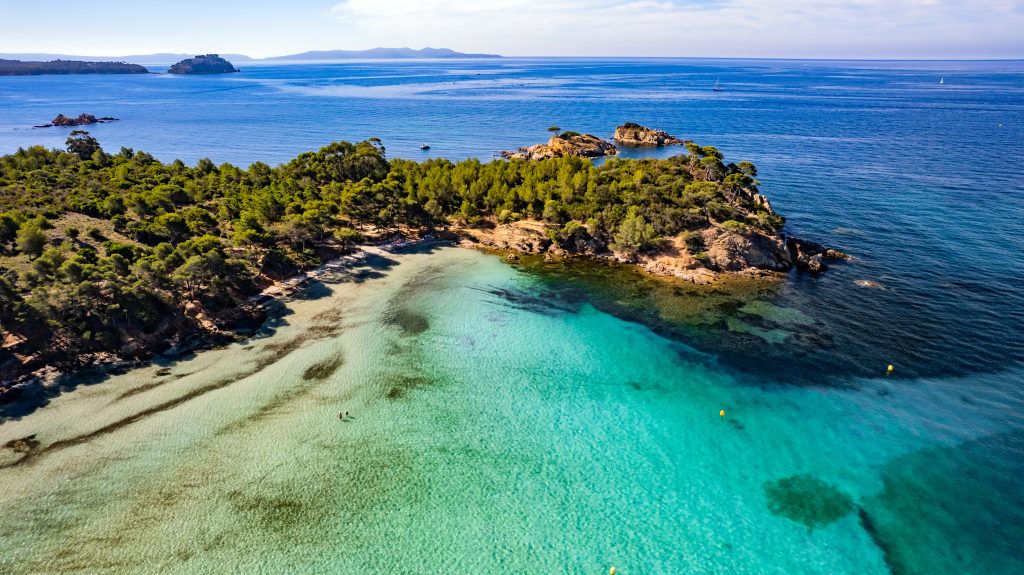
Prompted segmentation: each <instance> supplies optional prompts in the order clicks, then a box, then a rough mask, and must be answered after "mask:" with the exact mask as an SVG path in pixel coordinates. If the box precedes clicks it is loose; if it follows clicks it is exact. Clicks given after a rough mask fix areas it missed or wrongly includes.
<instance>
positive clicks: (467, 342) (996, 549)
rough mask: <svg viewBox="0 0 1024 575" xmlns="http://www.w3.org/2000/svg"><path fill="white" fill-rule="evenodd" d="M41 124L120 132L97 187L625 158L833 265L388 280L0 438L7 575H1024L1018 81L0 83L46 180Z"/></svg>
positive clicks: (475, 70) (876, 71)
mask: <svg viewBox="0 0 1024 575" xmlns="http://www.w3.org/2000/svg"><path fill="white" fill-rule="evenodd" d="M719 76H720V77H721V81H722V84H723V85H724V86H725V87H726V92H723V93H718V94H716V93H712V92H710V91H709V86H710V85H711V84H713V82H714V79H715V78H717V77H719ZM939 76H945V79H946V84H945V85H944V86H942V87H940V86H938V84H937V79H938V77H939ZM452 82H455V84H454V85H453V84H452ZM520 84H522V85H520ZM58 112H63V113H65V114H69V113H79V112H91V113H95V114H97V115H113V116H116V117H120V118H122V121H121V122H118V123H112V124H106V125H102V126H96V127H94V128H93V130H92V131H93V132H94V133H95V134H96V135H97V136H98V137H99V138H100V140H101V142H102V143H103V144H104V145H105V146H106V147H107V148H108V149H116V148H117V147H118V146H120V145H128V146H131V147H134V148H136V149H145V150H147V151H151V152H154V153H156V154H157V155H158V156H159V157H161V158H163V159H171V158H174V157H182V158H183V159H185V160H186V161H190V162H191V161H195V160H196V159H198V158H199V157H203V156H210V157H211V158H213V159H214V160H215V161H232V162H236V163H240V164H246V163H248V162H251V161H255V160H263V161H267V162H270V163H275V162H279V161H284V160H286V159H288V158H290V157H292V156H294V155H295V154H297V153H299V152H301V151H304V150H307V149H311V148H315V147H317V146H319V145H321V144H323V143H326V142H328V141H330V140H334V139H355V138H363V137H370V136H380V137H382V138H384V141H385V145H386V146H387V147H388V150H389V154H390V155H392V156H403V157H413V158H418V157H425V156H424V155H422V153H421V152H420V151H419V150H418V146H419V144H420V143H422V142H428V143H431V144H432V145H433V146H434V148H433V149H432V150H431V152H430V154H436V155H439V156H445V157H452V158H459V157H469V156H477V157H484V158H486V157H489V155H490V153H491V152H492V151H494V150H498V149H504V148H510V147H515V146H518V145H522V144H529V143H534V142H536V141H539V140H541V139H543V138H544V137H545V132H544V129H545V128H546V127H547V126H548V125H551V124H553V123H554V124H559V125H561V126H562V127H564V128H567V129H579V130H585V131H592V132H595V133H598V134H606V133H607V132H608V131H610V130H611V128H612V127H614V125H616V124H618V123H620V122H622V121H627V120H634V121H639V122H642V123H645V124H648V125H651V126H655V127H659V128H665V129H668V130H670V131H673V132H675V133H678V134H680V135H682V136H685V137H690V138H694V139H696V140H698V141H700V142H702V143H708V144H714V145H717V146H719V147H720V148H721V149H722V150H723V151H724V152H725V153H726V154H727V157H728V158H730V159H733V160H739V159H750V160H752V161H754V162H756V163H757V165H758V167H759V169H760V172H761V173H760V179H761V180H762V189H763V191H765V192H766V193H767V194H768V195H769V196H770V197H771V198H772V199H773V202H774V203H775V205H776V207H777V208H778V209H779V211H781V212H783V213H784V214H786V215H787V216H788V217H789V223H788V224H787V227H788V229H789V230H790V231H791V232H793V233H794V234H796V235H799V236H801V237H807V238H810V239H815V240H819V241H824V242H826V243H830V244H833V245H837V246H839V247H841V248H843V249H844V250H846V251H848V252H850V253H852V254H853V255H854V256H855V257H856V259H855V260H853V261H851V262H848V263H844V264H841V265H837V266H835V267H833V269H831V270H830V271H829V272H828V273H826V274H824V275H822V276H810V275H804V274H793V275H792V276H791V277H790V278H789V279H787V280H786V281H785V282H782V283H779V284H776V285H747V284H743V283H742V282H740V283H737V284H731V285H725V286H718V287H716V288H714V289H713V290H710V291H708V290H698V289H696V288H694V287H693V286H688V285H683V284H671V283H665V282H658V281H652V280H650V279H648V278H643V277H641V276H638V275H636V274H633V273H630V272H628V271H624V270H620V269H615V268H608V267H604V266H598V265H590V264H586V263H581V262H574V263H571V264H568V265H543V264H542V263H540V262H536V261H532V260H530V259H529V258H527V259H526V260H525V261H523V262H521V263H520V264H519V265H518V266H516V267H512V266H509V265H507V264H506V263H504V262H502V261H501V260H499V259H498V258H495V257H493V256H486V255H483V254H478V253H475V252H467V251H463V250H441V251H438V252H435V253H429V254H406V255H397V256H393V258H392V259H393V260H394V261H393V262H390V263H389V262H377V265H376V269H373V270H366V271H367V273H365V274H362V275H360V276H359V277H361V278H363V281H361V282H350V281H338V282H330V283H328V284H327V285H326V286H323V287H320V288H318V289H315V290H313V291H312V292H310V294H309V296H308V298H307V299H305V300H300V301H296V302H292V303H290V304H289V306H290V310H291V311H290V313H287V314H286V315H284V316H283V317H282V318H281V319H280V320H279V321H278V322H277V324H276V325H272V326H270V327H269V328H268V333H267V334H265V335H264V337H260V338H257V339H255V340H254V341H252V342H249V343H247V344H241V345H236V346H232V347H230V348H228V349H224V350H214V351H210V352H204V353H201V354H199V355H197V356H195V357H194V358H190V359H183V360H181V361H177V362H174V363H170V364H169V365H168V366H167V367H169V368H170V372H169V374H166V375H158V373H159V374H163V373H164V372H158V370H159V369H161V367H163V366H161V365H156V366H153V367H152V368H146V369H142V370H138V371H133V372H131V373H128V374H126V375H120V376H115V377H112V378H110V379H108V380H105V381H101V382H96V381H95V380H94V379H90V378H85V377H83V378H77V379H73V380H71V381H69V382H68V389H67V390H66V391H65V392H64V393H62V394H61V395H59V396H57V397H55V398H52V399H51V400H50V402H49V404H48V405H45V406H44V407H42V408H38V409H34V410H25V409H21V408H18V409H14V408H5V409H4V410H2V411H0V445H3V444H4V443H7V442H8V441H10V440H13V439H17V438H23V437H27V436H30V435H32V434H36V436H37V437H36V440H37V441H39V442H40V443H39V445H38V446H37V447H36V448H35V449H36V452H35V453H37V455H33V456H31V457H29V458H28V459H26V460H25V461H23V462H22V463H16V462H17V461H18V460H19V458H21V457H22V455H21V454H19V453H17V452H16V451H15V450H14V449H11V448H4V449H0V465H10V467H7V468H0V484H2V485H4V486H5V489H4V490H3V491H2V493H0V518H2V519H0V550H3V553H0V571H2V572H7V571H11V572H14V573H35V572H82V573H86V572H88V573H93V572H104V571H105V572H112V573H116V572H125V573H128V572H138V571H158V570H161V569H162V570H164V571H167V572H222V571H224V570H230V569H235V570H238V571H246V572H250V571H262V572H267V573H280V572H303V573H308V572H353V573H365V572H381V573H391V572H395V573H398V572H423V571H427V570H432V571H441V570H462V571H465V572H494V571H499V570H511V569H518V570H523V571H527V570H532V571H543V572H550V571H559V572H594V573H599V572H607V569H608V567H609V566H610V565H615V566H616V567H617V568H618V569H619V572H620V573H680V572H694V573H765V572H778V573H821V572H832V573H885V572H887V571H888V572H893V573H965V572H977V573H1017V572H1020V571H1021V570H1022V569H1024V565H1022V563H1024V558H1022V553H1021V551H1020V550H1019V541H1021V540H1024V479H1022V478H1024V418H1022V417H1021V415H1020V413H1021V411H1020V410H1021V407H1022V402H1024V365H1022V359H1024V346H1022V345H1021V344H1020V339H1021V335H1022V334H1024V263H1022V261H1021V259H1020V257H1019V256H1020V253H1021V250H1022V249H1024V243H1022V242H1024V201H1022V194H1024V185H1022V183H1021V182H1022V180H1021V179H1020V176H1019V173H1018V172H1019V170H1018V167H1019V164H1020V160H1022V159H1024V64H1022V63H1020V62H1001V63H841V62H770V61H750V62H737V61H708V62H700V61H686V60H681V61H680V60H674V61H672V60H649V61H598V60H505V61H500V62H445V63H437V62H430V63H423V62H415V63H410V62H395V63H379V62H376V63H347V64H318V65H309V66H305V65H289V66H249V67H246V69H245V71H244V72H243V73H242V74H237V75H232V76H228V77H215V78H211V77H204V78H173V77H167V76H148V77H105V78H104V77H97V78H87V77H74V78H54V77H42V78H0V151H3V152H9V151H12V150H14V149H16V148H17V147H18V146H23V145H29V144H32V143H43V144H47V145H59V144H61V143H62V141H63V139H64V138H65V137H66V131H60V130H31V129H28V128H26V126H29V125H31V124H33V123H39V122H40V121H43V120H46V119H49V118H50V117H52V116H53V115H55V114H56V113H58ZM672 152H674V150H662V151H650V150H648V151H643V152H633V151H630V152H628V154H627V155H631V154H645V155H661V154H668V153H672ZM857 280H873V281H877V282H879V283H881V284H882V286H883V287H882V288H866V287H861V286H859V285H858V284H857V283H856V281H857ZM889 363H893V364H895V366H896V371H895V373H894V374H893V376H891V377H885V376H884V370H885V366H886V365H887V364H889ZM178 376H183V377H180V378H179V377H178ZM93 383H96V384H95V385H92V384H93ZM342 409H348V410H351V411H352V413H353V415H354V417H353V418H352V419H351V420H350V421H346V422H340V421H338V419H337V418H336V415H337V412H338V410H342ZM722 409H724V410H726V416H725V417H724V418H723V417H720V416H719V411H720V410H722Z"/></svg>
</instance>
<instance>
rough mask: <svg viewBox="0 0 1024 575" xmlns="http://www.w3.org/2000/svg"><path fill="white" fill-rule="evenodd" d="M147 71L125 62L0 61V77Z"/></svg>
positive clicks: (137, 72) (140, 72)
mask: <svg viewBox="0 0 1024 575" xmlns="http://www.w3.org/2000/svg"><path fill="white" fill-rule="evenodd" d="M148 73H149V70H147V69H146V68H144V67H142V66H140V65H138V64H129V63H127V62H86V61H83V60H53V61H50V62H33V61H29V62H23V61H21V60H0V76H41V75H43V74H148Z"/></svg>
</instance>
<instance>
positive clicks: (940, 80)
mask: <svg viewBox="0 0 1024 575" xmlns="http://www.w3.org/2000/svg"><path fill="white" fill-rule="evenodd" d="M945 83H946V77H945V76H943V77H941V78H939V84H945Z"/></svg>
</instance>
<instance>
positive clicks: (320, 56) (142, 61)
mask: <svg viewBox="0 0 1024 575" xmlns="http://www.w3.org/2000/svg"><path fill="white" fill-rule="evenodd" d="M193 56H194V54H187V53H171V52H162V53H157V54H135V55H130V56H77V55H71V54H47V53H6V54H0V62H4V61H8V60H9V61H19V62H22V63H26V64H28V63H41V64H46V63H50V62H56V61H62V62H75V63H77V64H83V65H89V64H111V63H121V64H125V63H126V64H137V65H166V64H169V63H173V62H180V61H182V60H186V59H188V58H192V57H193ZM221 56H222V57H223V58H224V59H226V60H230V61H232V62H276V61H299V60H429V59H460V58H472V59H477V58H501V57H502V56H501V55H499V54H473V53H466V52H457V51H455V50H452V49H450V48H422V49H419V50H416V49H414V48H384V47H377V48H370V49H368V50H314V51H309V52H301V53H298V54H285V55H283V56H269V57H266V58H253V57H250V56H246V55H244V54H221ZM46 73H57V72H46ZM78 73H82V72H78Z"/></svg>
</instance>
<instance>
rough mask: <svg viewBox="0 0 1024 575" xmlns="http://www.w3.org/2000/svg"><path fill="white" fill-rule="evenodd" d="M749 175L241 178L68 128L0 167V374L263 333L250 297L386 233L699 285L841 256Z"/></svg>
mask: <svg viewBox="0 0 1024 575" xmlns="http://www.w3.org/2000/svg"><path fill="white" fill-rule="evenodd" d="M756 175H757V170H756V168H755V167H754V165H753V164H751V163H749V162H739V163H725V161H724V157H723V155H722V154H721V152H719V151H718V150H717V149H715V148H714V147H710V146H704V147H702V146H699V145H697V144H694V143H692V142H689V143H687V153H685V154H681V155H678V156H675V157H672V158H668V159H663V160H653V159H631V160H623V159H610V160H608V161H607V162H605V163H604V164H602V165H600V166H595V165H594V164H593V163H592V162H591V161H590V160H588V159H584V158H578V157H571V156H566V157H559V158H552V159H544V160H539V161H528V160H518V159H517V160H511V161H505V160H494V161H492V162H490V163H481V162H480V161H478V160H475V159H473V160H465V161H461V162H457V163H453V162H450V161H447V160H441V159H433V160H428V161H425V162H414V161H408V160H388V159H387V158H386V157H385V150H384V147H383V145H382V144H381V142H380V141H379V140H377V139H371V140H368V141H364V142H360V143H354V144H353V143H348V142H338V143H334V144H331V145H329V146H326V147H324V148H322V149H321V150H319V151H317V152H308V153H304V154H301V155H300V156H298V157H297V158H295V159H294V160H292V161H290V162H288V163H285V164H282V165H280V166H278V167H276V168H272V167H270V166H268V165H266V164H264V163H259V162H257V163H255V164H253V165H252V166H250V167H249V168H248V169H241V168H238V167H236V166H233V165H230V164H221V165H219V166H218V165H216V164H214V163H213V162H212V161H210V160H208V159H203V160H200V161H199V162H198V163H197V164H196V165H195V166H194V167H190V166H187V165H185V164H184V163H183V162H181V161H174V162H171V163H162V162H160V161H158V160H156V159H155V158H154V157H153V156H151V155H149V154H147V153H145V152H136V151H133V150H131V149H127V148H122V149H121V150H120V151H119V152H117V153H113V154H111V153H107V152H105V151H104V150H103V149H101V147H100V145H99V143H98V142H97V141H96V140H95V139H94V138H93V137H92V136H90V135H89V134H88V133H86V132H80V131H79V132H75V133H74V134H73V135H72V137H70V138H69V139H68V142H67V150H66V151H65V150H48V149H45V148H43V147H32V148H29V149H21V150H19V151H18V152H17V153H14V154H11V155H8V156H4V157H2V158H0V328H2V336H3V346H2V348H0V375H2V376H3V379H4V380H5V381H7V382H8V383H10V382H14V381H17V380H18V378H24V377H26V376H27V374H30V373H31V372H32V371H33V370H37V369H39V368H42V367H44V366H50V367H53V366H57V367H58V368H61V369H70V368H74V367H75V366H76V365H82V364H84V363H90V362H92V361H95V360H98V359H103V358H110V357H120V358H139V357H146V356H147V355H150V354H152V353H154V352H158V351H161V350H162V349H165V348H167V347H169V346H171V345H172V344H173V345H182V344H184V343H185V342H187V341H188V340H189V338H193V337H196V336H203V335H206V334H209V333H211V332H219V331H221V330H225V329H228V328H232V327H235V326H238V325H246V324H248V325H250V326H255V325H259V323H260V322H261V321H262V319H263V317H262V315H261V314H262V311H261V308H259V307H258V306H256V305H254V304H253V303H252V302H253V296H254V295H255V294H258V293H260V291H261V290H262V289H263V288H265V287H267V286H268V285H270V284H271V283H272V282H274V281H275V280H280V279H283V278H286V277H289V276H292V275H294V274H296V273H298V272H299V271H300V270H307V269H311V268H314V267H316V266H319V265H321V264H323V263H324V262H326V261H328V260H331V259H334V258H336V257H338V256H339V255H341V254H343V253H345V252H347V251H350V250H352V249H353V248H354V246H355V245H356V244H357V243H358V242H372V241H381V240H383V239H387V238H391V237H394V236H396V235H397V234H402V235H404V236H405V237H412V238H415V237H422V236H426V235H428V234H432V235H433V236H434V237H448V238H451V239H453V240H461V241H462V242H463V243H466V244H470V245H473V244H482V245H487V246H492V247H496V248H507V249H510V250H520V251H531V252H538V253H539V252H543V253H545V254H547V256H548V257H568V256H571V255H573V254H579V255H582V256H588V257H597V258H607V259H610V260H611V259H614V260H618V261H621V262H635V263H638V264H640V265H642V266H643V267H645V268H646V269H648V270H649V271H651V272H654V273H661V274H667V275H676V276H679V277H683V278H685V279H690V280H692V281H704V280H706V279H708V278H711V277H713V276H714V275H715V274H718V273H726V272H732V271H744V272H746V273H767V271H770V270H777V271H781V270H786V269H789V268H791V267H792V266H793V265H800V264H803V265H805V266H809V267H812V268H814V267H815V266H814V265H812V264H813V263H814V260H815V258H817V262H818V263H819V264H820V261H821V257H823V256H827V255H835V256H839V255H841V254H838V253H832V254H827V253H825V252H826V250H825V249H824V248H822V247H821V246H817V245H816V244H809V243H806V242H804V243H802V242H799V241H796V240H793V239H791V238H790V239H789V240H786V239H784V238H783V236H782V235H781V234H780V232H781V229H782V226H783V222H784V219H783V218H782V216H780V215H778V214H776V213H775V212H774V211H773V210H772V207H771V204H770V203H769V202H768V200H767V199H766V198H765V197H764V196H762V195H761V194H760V193H759V192H758V190H757V181H756V180H755V177H756ZM817 267H819V268H820V266H817ZM3 389H5V387H4V386H0V400H2V396H3V394H2V391H3Z"/></svg>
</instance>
